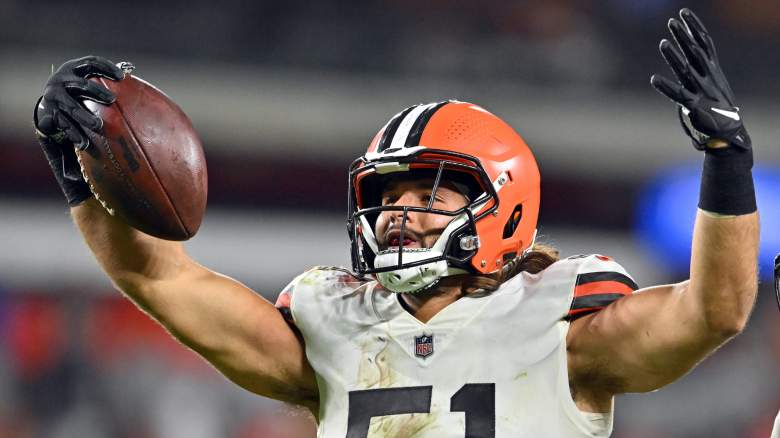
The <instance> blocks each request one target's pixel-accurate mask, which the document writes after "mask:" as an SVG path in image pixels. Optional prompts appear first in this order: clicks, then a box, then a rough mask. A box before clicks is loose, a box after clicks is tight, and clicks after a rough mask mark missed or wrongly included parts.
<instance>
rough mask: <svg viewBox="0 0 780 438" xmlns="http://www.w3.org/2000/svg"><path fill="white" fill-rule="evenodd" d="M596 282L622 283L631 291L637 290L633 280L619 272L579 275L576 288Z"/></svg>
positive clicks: (637, 287)
mask: <svg viewBox="0 0 780 438" xmlns="http://www.w3.org/2000/svg"><path fill="white" fill-rule="evenodd" d="M597 281H617V282H620V283H623V284H625V285H627V286H629V287H630V288H631V290H637V289H639V286H637V284H636V283H634V280H632V279H631V278H630V277H628V276H627V275H623V274H621V273H620V272H615V271H604V272H588V273H587V274H579V275H578V276H577V286H581V285H583V284H588V283H594V282H597Z"/></svg>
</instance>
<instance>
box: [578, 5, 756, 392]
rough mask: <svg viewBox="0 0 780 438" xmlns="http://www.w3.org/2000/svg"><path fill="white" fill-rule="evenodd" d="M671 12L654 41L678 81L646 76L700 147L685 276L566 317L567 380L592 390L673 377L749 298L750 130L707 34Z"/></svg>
mask: <svg viewBox="0 0 780 438" xmlns="http://www.w3.org/2000/svg"><path fill="white" fill-rule="evenodd" d="M680 17H681V18H682V22H681V21H678V20H674V19H673V20H670V22H669V28H670V30H671V32H672V35H673V36H674V38H675V40H676V41H677V44H678V45H677V46H675V45H673V44H672V43H670V42H669V41H667V40H663V41H662V42H661V53H662V54H663V55H664V58H665V59H666V60H667V62H668V63H669V65H670V66H671V67H672V70H673V71H674V72H675V74H676V75H677V79H678V80H679V82H672V81H670V80H668V79H666V78H663V77H660V76H658V75H655V76H653V78H652V84H653V86H655V87H656V89H658V91H660V92H661V93H663V94H664V95H666V96H667V97H669V98H671V99H672V100H673V101H675V102H676V103H677V104H678V110H679V112H680V119H681V122H682V124H683V127H684V129H685V131H686V133H687V134H688V135H689V136H691V138H692V139H693V141H694V146H695V147H696V148H697V149H700V150H704V153H705V160H704V171H703V173H702V185H701V193H700V200H699V211H698V213H697V217H696V224H695V226H694V237H693V247H692V257H691V266H690V280H688V281H685V282H682V283H679V284H674V285H666V286H657V287H651V288H647V289H643V290H640V291H637V292H636V293H635V294H634V295H632V296H628V297H626V298H623V299H620V300H618V301H616V302H615V303H613V304H612V305H610V306H608V307H607V308H605V309H604V310H602V311H601V312H599V313H597V314H593V315H590V316H588V317H584V318H582V319H580V320H577V321H575V322H574V323H572V325H571V328H570V332H569V335H568V340H567V341H568V348H569V359H570V362H569V371H570V378H571V381H572V386H573V387H574V388H576V389H581V390H583V391H588V392H590V393H593V394H594V395H595V396H596V398H599V397H600V396H611V395H612V394H615V393H622V392H644V391H651V390H654V389H657V388H660V387H662V386H664V385H666V384H668V383H670V382H672V381H674V380H676V379H677V378H679V377H680V376H682V375H683V374H685V373H686V372H688V371H689V370H690V369H692V368H693V367H694V366H695V365H696V364H698V363H699V362H700V361H701V360H702V359H704V358H705V357H706V356H707V355H708V354H710V353H711V352H713V351H714V350H715V349H717V348H718V346H720V345H722V344H723V343H724V342H726V341H727V340H729V339H730V338H732V337H733V336H735V335H736V334H738V333H739V332H740V331H741V330H742V329H743V327H744V326H745V324H746V323H747V320H748V318H749V316H750V312H751V309H752V307H753V303H754V301H755V297H756V292H757V287H758V286H757V259H758V240H759V239H758V236H759V231H758V230H759V227H758V213H757V211H756V203H755V194H754V191H753V182H752V175H751V167H752V164H753V158H752V150H751V143H750V137H749V136H748V135H747V132H746V131H745V128H744V126H743V125H742V121H741V118H740V116H739V113H738V109H737V107H736V106H735V105H734V100H733V95H732V93H731V89H730V87H729V86H728V83H727V82H726V79H725V76H724V75H723V72H722V71H721V70H720V66H719V65H718V61H717V56H716V54H715V48H714V46H713V44H712V40H711V39H710V37H709V35H708V34H707V32H706V30H705V29H704V27H703V25H702V24H701V22H700V21H699V20H698V19H697V18H696V16H695V15H693V13H692V12H691V11H689V10H687V9H683V10H682V11H681V12H680ZM683 22H684V23H685V24H683ZM678 46H679V48H680V49H682V53H681V52H680V50H679V49H678ZM669 214H675V212H669ZM602 398H603V397H602Z"/></svg>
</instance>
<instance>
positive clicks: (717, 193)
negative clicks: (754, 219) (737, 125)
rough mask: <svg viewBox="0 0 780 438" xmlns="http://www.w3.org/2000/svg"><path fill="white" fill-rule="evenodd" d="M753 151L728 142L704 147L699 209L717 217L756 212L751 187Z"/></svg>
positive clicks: (752, 188) (753, 191)
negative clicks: (714, 147)
mask: <svg viewBox="0 0 780 438" xmlns="http://www.w3.org/2000/svg"><path fill="white" fill-rule="evenodd" d="M752 168H753V152H752V150H751V149H741V148H738V147H734V145H731V146H730V147H728V148H717V149H712V148H708V149H706V150H705V154H704V167H703V169H702V175H701V189H700V192H699V208H700V209H701V210H704V211H707V212H709V213H714V214H716V215H721V216H736V215H742V214H748V213H752V212H754V211H756V209H757V207H756V194H755V188H754V186H753V172H752V170H751V169H752Z"/></svg>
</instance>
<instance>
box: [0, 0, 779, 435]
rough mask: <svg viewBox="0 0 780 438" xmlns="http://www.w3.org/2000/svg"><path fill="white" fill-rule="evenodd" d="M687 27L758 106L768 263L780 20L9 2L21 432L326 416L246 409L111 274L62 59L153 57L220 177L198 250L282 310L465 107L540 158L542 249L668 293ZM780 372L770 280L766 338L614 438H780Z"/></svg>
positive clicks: (5, 359)
mask: <svg viewBox="0 0 780 438" xmlns="http://www.w3.org/2000/svg"><path fill="white" fill-rule="evenodd" d="M681 6H689V7H691V8H693V9H694V10H695V11H696V12H697V13H698V14H700V16H701V17H702V18H703V20H704V21H705V23H707V25H708V27H709V29H710V31H711V32H712V33H713V34H714V38H715V41H716V44H717V45H718V47H719V49H720V55H721V59H722V62H723V64H724V68H725V70H726V73H727V74H728V76H729V78H730V80H731V83H732V87H733V88H734V89H735V91H736V93H737V97H738V101H739V103H740V105H741V106H742V107H743V108H744V112H743V113H744V116H745V118H746V120H747V124H748V125H747V126H748V128H749V130H750V133H751V134H752V136H753V139H754V143H755V145H756V149H757V151H756V161H757V163H760V165H761V166H762V171H761V172H762V174H763V175H765V176H766V178H765V180H761V181H759V183H758V185H759V191H760V199H759V202H760V204H761V205H760V207H761V208H762V209H763V211H764V217H763V219H764V223H763V237H764V239H765V240H764V242H763V245H764V247H763V250H764V252H765V253H766V254H769V253H770V252H772V251H774V250H777V249H778V247H780V244H778V242H777V239H778V235H779V234H780V233H778V231H777V230H778V229H780V218H779V217H778V216H780V214H778V205H779V204H780V203H778V202H777V201H778V198H780V184H777V182H776V181H777V180H778V179H779V178H780V170H779V169H780V145H778V138H780V124H778V122H777V121H778V120H780V110H778V105H777V101H778V98H779V97H780V88H778V86H777V77H778V72H780V57H777V55H776V53H777V51H776V48H777V46H778V45H779V44H780V4H778V3H777V2H764V1H760V0H746V1H743V2H733V1H727V0H717V1H707V2H705V1H699V0H696V1H689V2H687V3H685V4H682V3H680V2H678V1H672V0H651V1H645V0H607V1H601V2H593V1H590V2H577V1H574V0H546V1H537V0H527V1H514V2H509V1H499V0H483V1H481V2H475V1H467V0H450V1H444V0H428V1H424V2H421V1H410V0H396V1H393V2H383V1H376V0H367V1H360V2H358V1H340V2H339V1H333V0H321V1H318V2H299V1H289V2H269V1H257V2H238V1H232V0H225V1H221V2H212V1H205V0H190V1H187V2H184V1H171V2H154V1H151V0H137V1H135V2H132V3H124V2H118V3H116V2H115V3H109V4H107V3H105V2H97V1H94V0H87V1H80V2H68V1H65V2H62V1H51V0H47V1H40V0H36V1H21V0H0V10H1V11H2V13H0V437H109V436H110V437H223V436H224V437H240V438H243V437H272V438H276V437H306V436H313V426H312V423H311V422H310V419H309V418H308V417H307V416H306V415H304V414H301V413H299V412H297V411H295V410H293V409H291V408H289V407H286V406H282V405H279V404H277V403H275V402H272V401H268V400H266V399H263V398H260V397H257V396H254V395H252V394H249V393H246V392H244V391H242V390H240V389H237V388H234V387H233V386H232V385H230V384H229V383H228V382H227V381H226V380H225V379H223V378H222V377H220V376H219V375H218V374H217V373H216V372H215V371H213V370H212V369H211V368H209V367H208V366H207V365H204V364H202V363H201V362H200V361H199V360H198V359H197V358H196V357H195V356H194V354H193V353H191V352H189V351H187V350H185V349H183V348H182V347H180V346H178V345H176V344H175V343H174V342H173V341H171V340H169V339H168V338H167V336H166V335H165V333H164V332H163V331H162V329H160V328H159V327H158V326H156V325H155V324H153V323H151V322H149V321H148V320H147V319H146V318H145V317H144V316H143V315H142V314H141V313H140V312H139V311H137V310H135V308H133V307H132V305H130V304H129V303H128V302H127V301H125V300H123V299H122V298H121V297H120V295H119V294H118V293H117V292H115V291H113V290H112V288H111V285H110V284H109V282H108V280H107V279H106V278H105V277H104V276H103V275H102V274H101V273H100V271H99V270H98V268H97V266H96V263H95V262H94V261H93V259H92V258H91V256H90V255H89V253H88V251H87V249H86V247H85V246H84V245H83V244H82V243H81V242H80V238H79V236H78V234H77V232H76V231H75V229H74V227H73V226H72V224H71V222H70V220H69V217H68V213H67V208H66V207H65V205H64V202H63V199H62V197H61V195H60V193H59V191H58V188H57V186H56V184H55V183H54V180H53V178H52V177H51V175H50V171H49V169H48V166H47V165H46V163H45V161H44V160H43V157H42V155H41V153H40V152H39V150H38V148H37V145H36V144H35V141H34V139H33V136H32V125H31V122H30V114H31V110H32V105H33V102H34V101H35V99H36V98H37V96H38V95H39V94H40V93H41V90H42V86H43V84H44V83H45V81H46V78H47V77H48V74H49V73H50V69H51V66H52V64H53V65H55V66H57V65H59V64H60V63H62V62H64V61H65V60H67V59H69V58H73V57H78V56H83V55H86V54H99V55H102V56H106V57H108V58H110V59H113V60H114V61H120V60H130V61H132V62H134V63H135V64H136V66H137V70H136V73H137V74H138V75H139V76H141V77H144V78H146V79H148V80H150V81H151V82H153V83H155V84H156V85H158V86H159V87H161V88H162V89H163V90H165V91H166V92H167V93H168V94H169V95H170V96H172V97H173V99H174V100H175V101H177V102H178V103H179V104H180V105H181V106H182V107H183V109H184V110H185V111H186V112H187V113H188V114H189V115H190V117H191V118H192V120H193V122H194V125H195V127H196V128H197V129H198V131H199V132H200V134H201V136H202V138H203V139H204V144H205V148H206V155H207V159H208V165H209V178H210V195H209V209H208V211H207V214H206V218H205V222H204V224H203V227H202V228H201V231H200V234H199V235H198V236H197V238H195V239H194V240H193V241H192V242H190V243H188V248H189V250H190V251H191V253H192V254H193V255H194V256H195V257H196V258H197V259H198V260H199V261H201V262H202V263H203V264H205V265H207V266H209V267H212V268H214V269H216V270H218V271H220V272H223V273H226V274H228V275H231V276H234V277H236V278H238V279H240V280H241V281H243V282H245V283H247V284H248V285H250V286H251V287H253V288H254V289H256V290H258V291H262V293H263V295H265V296H266V297H268V298H269V299H273V298H275V296H276V294H277V293H278V291H280V290H281V288H282V287H283V286H284V284H285V283H286V282H288V281H289V280H290V279H291V278H293V277H294V276H295V275H296V274H297V273H299V272H301V271H302V270H304V269H306V268H308V267H310V266H312V265H317V264H347V263H348V253H347V251H348V243H347V238H346V234H345V211H346V168H347V165H348V164H349V163H350V161H351V160H352V159H354V158H355V157H357V156H358V155H359V154H360V153H361V152H362V151H363V150H364V148H365V147H366V145H367V143H368V141H369V140H370V138H371V136H372V135H373V134H374V133H375V132H376V130H377V129H378V128H379V127H380V126H381V125H382V124H383V123H384V121H385V120H386V119H387V118H389V117H390V116H391V115H392V114H394V113H396V112H397V111H399V110H400V109H402V108H404V107H406V106H409V105H411V104H414V103H418V102H424V101H432V100H439V99H441V98H447V97H455V98H459V99H461V100H468V101H473V102H476V103H479V104H481V105H483V106H485V107H486V108H488V109H489V110H491V111H493V112H495V113H496V114H498V115H499V116H501V117H503V118H505V119H506V120H507V121H509V122H510V123H511V124H512V125H513V126H514V127H515V128H517V129H518V131H519V132H520V133H521V134H522V135H523V136H524V137H525V139H526V140H527V141H528V143H529V144H530V145H531V147H532V148H533V149H534V151H535V153H536V156H537V158H538V160H539V163H540V167H541V170H542V176H543V180H542V181H543V182H542V184H543V185H542V212H541V219H540V225H541V227H540V232H541V237H542V239H543V240H545V241H547V242H549V243H552V244H554V245H555V246H557V247H559V248H560V249H561V251H562V253H563V254H564V255H571V254H577V253H592V252H598V253H603V254H608V255H611V256H613V257H615V258H616V259H618V261H620V262H621V263H622V264H623V265H624V266H626V268H627V269H628V270H629V272H632V273H633V275H634V277H635V279H636V280H637V282H638V283H639V284H640V285H643V286H647V285H652V284H657V283H664V282H676V281H680V280H682V279H684V278H685V272H686V269H687V266H686V264H685V256H684V254H685V251H686V249H685V247H686V245H687V243H686V242H687V240H686V239H689V236H688V235H686V233H689V230H687V227H683V228H684V229H683V230H682V231H669V230H672V229H673V228H674V225H675V224H679V223H683V224H684V223H685V222H686V219H685V218H689V217H692V216H691V215H692V214H693V213H692V212H693V211H694V210H695V181H696V178H698V166H699V165H698V164H697V163H699V162H700V160H701V157H700V156H699V154H698V153H696V152H695V151H694V150H693V149H692V148H691V146H690V144H689V141H688V140H687V139H686V138H685V137H684V135H683V134H682V132H681V130H680V128H679V126H678V124H677V120H676V115H675V114H674V109H673V106H672V104H671V103H670V102H667V101H665V100H664V99H663V98H661V97H660V96H658V95H656V94H655V93H654V92H653V91H652V90H651V89H650V86H649V85H648V83H649V81H648V79H649V76H650V74H651V73H653V72H663V73H666V72H667V69H666V66H665V65H663V63H662V61H661V58H660V56H659V55H658V53H657V50H656V47H657V44H658V41H659V39H660V38H662V37H665V36H667V32H665V28H664V25H665V23H666V20H667V18H668V17H670V16H671V15H672V14H674V13H676V11H677V10H678V9H679V8H680V7H681ZM680 166H683V167H682V168H681V167H680ZM670 172H671V173H670ZM670 174H673V175H674V176H673V177H668V178H667V176H668V175H670ZM664 175H667V176H664ZM680 181H687V182H686V183H685V184H688V186H691V184H693V187H694V189H693V192H691V190H687V191H686V190H683V189H682V188H680V187H682V186H683V184H682V183H681V182H680ZM691 181H693V183H691ZM773 181H774V183H773ZM689 192H691V193H693V194H691V193H689ZM670 196H671V198H672V199H671V200H670ZM686 196H688V198H686ZM690 197H693V198H694V199H689V198H690ZM773 198H774V199H773ZM686 200H687V201H686ZM683 201H684V202H683ZM675 202H676V204H675ZM670 205H671V206H676V205H679V206H680V208H679V209H678V208H668V206H670ZM678 210H679V211H678ZM648 218H651V219H652V220H648ZM674 233H677V234H674ZM680 254H683V256H682V257H680ZM766 257H768V256H765V257H764V258H763V259H762V263H764V264H765V265H766V263H767V262H766V260H767V259H766ZM680 260H682V261H680ZM486 360H490V359H489V358H486ZM778 371H780V315H779V314H778V312H777V308H776V306H775V304H774V298H773V293H772V290H771V282H770V281H769V278H768V277H764V278H763V282H762V284H761V291H760V296H759V300H758V304H757V307H756V310H755V313H754V315H753V318H752V320H751V322H750V325H749V327H748V328H747V330H746V332H745V333H744V334H742V335H741V336H740V337H739V338H738V339H736V340H735V341H734V342H732V343H730V344H729V345H727V346H726V347H724V348H723V349H722V350H721V351H719V352H718V353H717V354H716V355H715V356H714V357H712V358H710V359H708V360H706V361H705V362H704V363H703V364H702V365H701V366H700V367H699V368H698V369H696V370H695V371H694V372H692V373H691V374H690V375H688V376H686V377H684V378H683V379H681V380H680V381H678V382H676V383H674V384H672V385H671V386H669V387H667V388H665V389H662V390H660V391H658V392H655V393H652V394H646V395H626V396H621V397H618V398H617V401H616V405H617V407H616V426H615V434H614V436H616V437H640V438H641V437H659V436H665V437H691V436H707V437H736V436H740V437H766V436H768V434H769V429H770V427H771V420H772V419H773V417H774V415H775V413H776V412H777V409H778V407H780V379H778V378H777V375H778Z"/></svg>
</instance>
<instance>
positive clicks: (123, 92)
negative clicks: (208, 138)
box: [76, 68, 207, 240]
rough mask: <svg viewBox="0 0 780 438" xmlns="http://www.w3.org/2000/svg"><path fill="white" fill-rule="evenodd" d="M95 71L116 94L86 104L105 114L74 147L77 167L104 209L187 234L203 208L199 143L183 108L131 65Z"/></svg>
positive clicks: (163, 233)
mask: <svg viewBox="0 0 780 438" xmlns="http://www.w3.org/2000/svg"><path fill="white" fill-rule="evenodd" d="M128 70H130V69H129V68H128V69H126V74H125V77H124V79H122V80H121V81H112V80H109V79H105V78H101V77H95V78H91V79H90V80H93V81H98V82H99V83H100V84H102V85H104V86H105V87H107V88H108V89H109V90H111V91H112V92H113V93H114V94H115V95H116V96H117V98H116V101H115V102H114V103H112V104H110V105H102V104H99V103H95V102H92V101H85V102H84V104H85V106H86V107H87V108H88V109H89V110H90V111H92V112H93V113H95V114H96V115H97V116H99V117H100V118H102V119H103V129H102V131H101V132H99V133H91V132H90V133H89V134H88V135H89V139H90V145H89V146H88V147H87V148H86V149H85V150H83V151H80V150H77V151H76V153H77V156H78V160H79V163H80V166H81V171H82V173H83V175H84V178H85V179H86V181H87V183H88V184H89V186H90V189H91V190H92V193H93V194H94V195H95V198H97V200H98V201H100V203H101V204H102V205H103V207H105V208H106V210H107V211H108V212H109V213H110V214H112V215H115V216H118V217H120V218H122V219H123V220H124V221H126V222H127V223H128V224H129V225H131V226H132V227H134V228H136V229H138V230H140V231H142V232H144V233H147V234H149V235H152V236H155V237H159V238H162V239H166V240H187V239H189V238H191V237H192V236H194V235H195V233H196V232H197V231H198V228H199V227H200V223H201V220H202V219H203V213H204V212H205V209H206V196H207V174H206V161H205V157H204V155H203V147H202V145H201V142H200V139H199V138H198V135H197V133H196V132H195V130H194V129H193V127H192V123H191V122H190V120H189V118H188V117H187V115H186V114H184V112H183V111H182V110H181V108H179V106H178V105H176V103H174V102H173V101H172V100H171V99H170V98H169V97H168V96H166V95H165V94H164V93H163V92H162V91H160V90H159V89H157V88H156V87H154V86H153V85H151V84H150V83H148V82H146V81H144V80H142V79H140V78H138V77H136V76H134V75H132V74H130V73H129V71H128Z"/></svg>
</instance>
